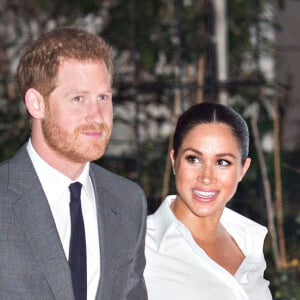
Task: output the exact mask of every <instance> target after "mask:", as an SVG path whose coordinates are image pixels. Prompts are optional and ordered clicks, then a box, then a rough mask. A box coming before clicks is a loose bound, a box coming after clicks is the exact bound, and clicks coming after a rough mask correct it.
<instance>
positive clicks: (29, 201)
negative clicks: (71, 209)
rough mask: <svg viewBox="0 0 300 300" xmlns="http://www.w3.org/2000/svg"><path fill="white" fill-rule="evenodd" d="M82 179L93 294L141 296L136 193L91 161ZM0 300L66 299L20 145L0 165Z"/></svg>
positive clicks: (50, 232) (58, 252)
mask: <svg viewBox="0 0 300 300" xmlns="http://www.w3.org/2000/svg"><path fill="white" fill-rule="evenodd" d="M90 176H91V178H92V182H93V186H94V189H95V194H96V195H95V196H96V202H97V212H98V230H99V241H100V255H101V275H100V282H99V286H98V292H97V296H96V299H101V300H119V299H135V300H143V299H147V293H146V288H145V284H144V279H143V270H144V265H145V257H144V238H145V226H146V215H147V212H146V210H147V208H146V200H145V196H144V193H143V191H142V190H141V189H140V187H138V185H137V184H135V183H133V182H131V181H129V180H127V179H125V178H123V177H120V176H118V175H115V174H112V173H111V172H109V171H107V170H105V169H103V168H101V167H100V166H97V165H95V164H93V163H92V164H91V168H90ZM0 299H5V300H10V299H12V300H14V299H30V300H34V299H39V300H41V299H57V300H58V299H60V300H72V299H74V295H73V290H72V283H71V277H70V270H69V265H68V261H67V259H66V257H65V254H64V251H63V247H62V244H61V242H60V239H59V236H58V232H57V230H56V226H55V222H54V219H53V217H52V214H51V210H50V207H49V204H48V201H47V199H46V196H45V194H44V192H43V189H42V187H41V184H40V182H39V179H38V177H37V175H36V173H35V170H34V168H33V165H32V163H31V160H30V158H29V156H28V153H27V150H26V147H25V145H24V146H23V147H22V148H21V149H20V151H19V152H18V153H17V154H16V155H15V156H14V157H13V158H12V159H10V160H8V161H5V162H3V163H2V164H1V165H0Z"/></svg>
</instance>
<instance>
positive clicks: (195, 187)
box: [170, 123, 250, 220]
mask: <svg viewBox="0 0 300 300" xmlns="http://www.w3.org/2000/svg"><path fill="white" fill-rule="evenodd" d="M170 156H171V161H172V165H173V169H174V172H175V177H176V189H177V198H176V201H175V202H174V206H173V210H174V213H175V215H176V216H177V217H178V219H181V220H182V219H184V218H187V217H188V218H194V217H197V218H198V217H203V218H206V217H208V218H213V219H214V218H217V220H219V218H220V216H221V214H222V211H223V208H224V206H225V205H226V203H227V202H228V201H229V200H230V199H231V198H232V196H233V195H234V193H235V191H236V188H237V185H238V182H239V181H241V180H242V178H243V176H244V175H245V173H246V171H247V169H248V168H249V165H250V158H247V160H246V162H245V164H244V165H242V163H241V154H240V151H239V147H238V143H237V140H236V138H235V137H234V136H233V135H232V132H231V129H230V128H229V127H228V126H227V125H225V124H223V123H209V124H200V125H197V126H195V127H194V128H193V129H192V130H191V131H190V132H189V133H188V134H187V135H186V137H185V138H184V140H183V143H182V145H181V147H180V148H179V151H178V154H177V157H176V159H174V155H173V150H172V151H171V153H170Z"/></svg>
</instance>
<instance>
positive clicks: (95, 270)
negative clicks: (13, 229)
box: [27, 140, 100, 300]
mask: <svg viewBox="0 0 300 300" xmlns="http://www.w3.org/2000/svg"><path fill="white" fill-rule="evenodd" d="M27 151H28V154H29V156H30V159H31V161H32V163H33V165H34V168H35V170H36V172H37V175H38V177H39V180H40V182H41V185H42V187H43V190H44V192H45V195H46V197H47V199H48V202H49V205H50V209H51V212H52V215H53V218H54V221H55V224H56V228H57V231H58V234H59V237H60V240H61V243H62V246H63V249H64V252H65V255H66V258H67V259H68V256H69V244H70V235H71V223H70V208H69V203H70V191H69V185H70V184H71V183H72V182H74V181H71V180H70V178H68V177H67V176H65V175H64V174H62V173H60V172H58V171H57V170H56V169H54V168H53V167H51V166H50V165H49V164H47V163H46V162H45V161H44V160H43V159H42V158H41V157H40V156H39V155H38V154H37V152H36V151H35V150H34V148H33V146H32V143H31V140H29V141H28V144H27ZM75 181H79V182H80V183H81V184H82V191H81V207H82V215H83V220H84V227H85V237H86V248H87V299H88V300H93V299H95V296H96V292H97V288H98V283H99V278H100V250H99V235H98V223H97V209H96V201H95V195H94V190H93V184H92V181H91V178H90V176H89V163H87V164H86V166H85V168H84V170H83V172H82V174H81V175H80V176H79V177H78V178H77V179H76V180H75Z"/></svg>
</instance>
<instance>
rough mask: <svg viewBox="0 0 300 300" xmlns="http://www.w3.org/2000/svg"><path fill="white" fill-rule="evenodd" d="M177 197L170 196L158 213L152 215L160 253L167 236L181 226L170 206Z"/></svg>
mask: <svg viewBox="0 0 300 300" xmlns="http://www.w3.org/2000/svg"><path fill="white" fill-rule="evenodd" d="M175 198H176V195H169V196H167V197H166V198H165V200H164V201H163V202H162V204H161V205H160V207H159V208H158V209H157V211H156V212H155V213H154V214H153V215H152V218H153V222H154V223H155V225H154V226H155V228H156V241H157V250H158V251H159V249H160V246H161V244H162V242H163V240H164V238H165V236H166V235H167V233H168V232H169V231H170V230H171V228H173V227H174V226H178V225H181V223H180V222H179V221H178V220H177V218H176V217H175V215H174V214H173V212H172V210H171V208H170V205H171V203H172V202H173V201H174V200H175Z"/></svg>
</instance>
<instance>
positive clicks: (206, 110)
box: [173, 102, 249, 164]
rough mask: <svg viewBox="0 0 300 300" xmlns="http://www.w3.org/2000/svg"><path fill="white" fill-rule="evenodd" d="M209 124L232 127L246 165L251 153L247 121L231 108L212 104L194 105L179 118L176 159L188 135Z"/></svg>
mask: <svg viewBox="0 0 300 300" xmlns="http://www.w3.org/2000/svg"><path fill="white" fill-rule="evenodd" d="M208 123H222V124H225V125H227V126H228V127H230V129H231V131H232V134H233V136H234V137H235V138H236V140H237V142H238V145H239V149H240V153H241V157H242V164H244V163H245V160H246V158H247V157H248V152H249V131H248V126H247V123H246V121H245V120H244V119H243V118H242V117H241V115H240V114H238V113H237V112H236V111H235V110H233V109H232V108H231V107H229V106H226V105H222V104H217V103H210V102H203V103H199V104H196V105H193V106H192V107H190V108H189V109H188V110H187V111H185V112H184V113H183V114H182V115H181V116H180V117H179V119H178V121H177V125H176V129H175V133H174V137H173V150H174V158H176V157H177V154H178V151H179V148H180V147H181V145H182V142H183V140H184V138H185V137H186V135H187V134H188V133H189V132H190V131H191V130H192V129H193V128H194V127H195V126H197V125H199V124H208Z"/></svg>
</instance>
